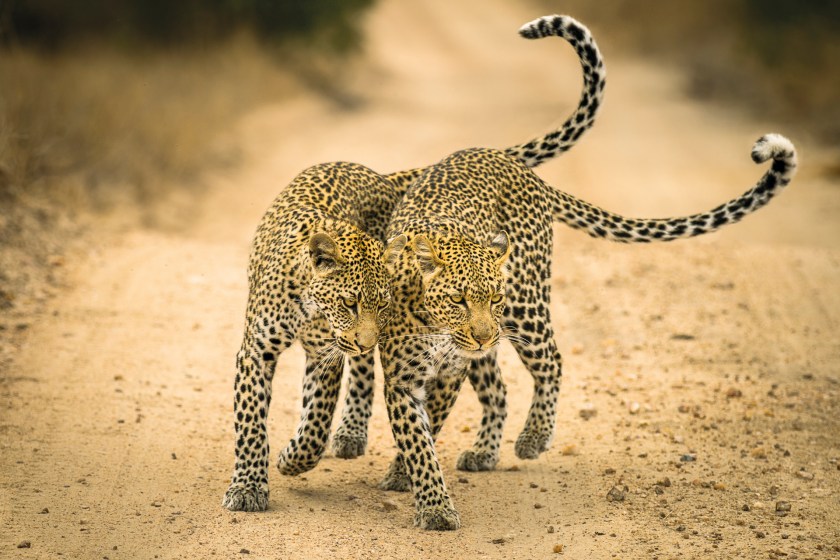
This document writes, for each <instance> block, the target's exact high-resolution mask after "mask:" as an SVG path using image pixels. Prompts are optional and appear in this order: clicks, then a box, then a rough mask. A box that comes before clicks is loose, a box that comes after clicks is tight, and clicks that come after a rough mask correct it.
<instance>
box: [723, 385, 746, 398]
mask: <svg viewBox="0 0 840 560" xmlns="http://www.w3.org/2000/svg"><path fill="white" fill-rule="evenodd" d="M742 396H744V393H742V392H741V390H740V389H736V388H735V387H732V388H730V389H727V391H726V398H727V399H738V398H741V397H742Z"/></svg>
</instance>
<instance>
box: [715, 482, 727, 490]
mask: <svg viewBox="0 0 840 560" xmlns="http://www.w3.org/2000/svg"><path fill="white" fill-rule="evenodd" d="M712 488H714V489H715V490H726V485H725V484H724V483H722V482H715V483H714V484H713V485H712Z"/></svg>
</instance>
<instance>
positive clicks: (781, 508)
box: [776, 502, 791, 516]
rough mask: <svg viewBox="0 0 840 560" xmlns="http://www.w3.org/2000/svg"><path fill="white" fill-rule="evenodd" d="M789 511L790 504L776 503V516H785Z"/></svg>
mask: <svg viewBox="0 0 840 560" xmlns="http://www.w3.org/2000/svg"><path fill="white" fill-rule="evenodd" d="M790 509H791V505H790V502H776V515H782V516H784V515H787V514H788V512H789V511H790Z"/></svg>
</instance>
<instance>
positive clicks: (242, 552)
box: [239, 548, 251, 554]
mask: <svg viewBox="0 0 840 560" xmlns="http://www.w3.org/2000/svg"><path fill="white" fill-rule="evenodd" d="M239 554H251V551H250V550H248V549H247V548H240V549H239Z"/></svg>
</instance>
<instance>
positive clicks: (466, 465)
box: [456, 449, 499, 472]
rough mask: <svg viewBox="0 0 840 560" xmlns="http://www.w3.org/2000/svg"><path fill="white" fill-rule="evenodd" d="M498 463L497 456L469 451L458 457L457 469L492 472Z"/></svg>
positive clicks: (484, 452)
mask: <svg viewBox="0 0 840 560" xmlns="http://www.w3.org/2000/svg"><path fill="white" fill-rule="evenodd" d="M498 462H499V456H498V455H497V454H494V453H489V452H486V451H474V450H472V449H468V450H466V451H464V452H463V453H461V455H460V456H459V457H458V463H457V464H456V467H457V468H458V470H459V471H471V472H476V471H492V470H493V469H495V468H496V463H498Z"/></svg>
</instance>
